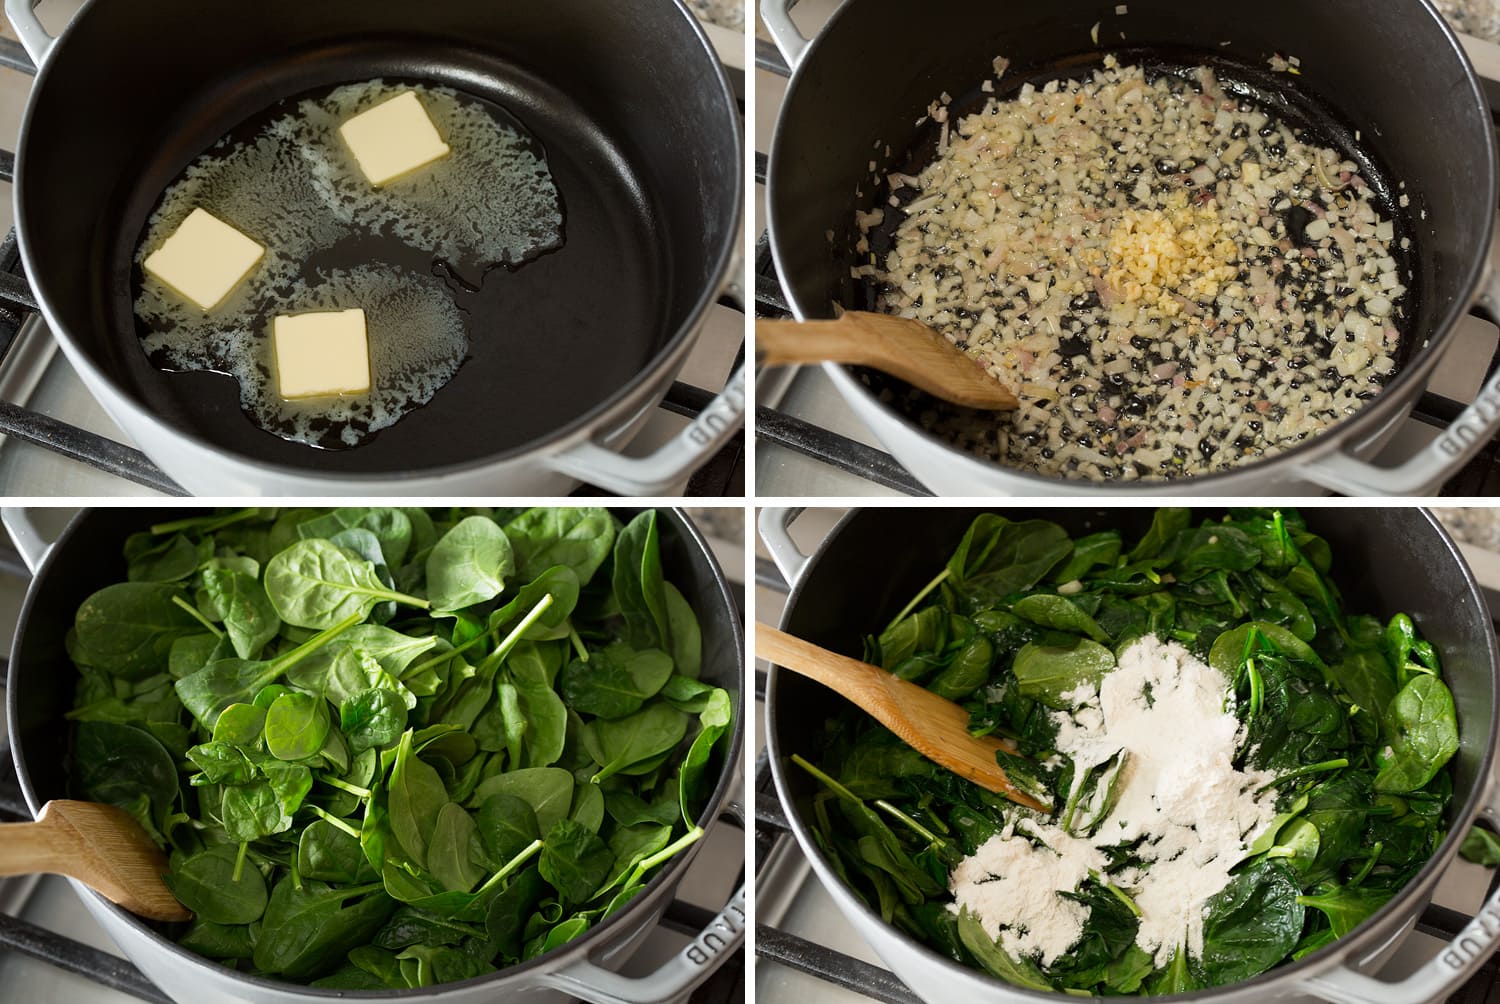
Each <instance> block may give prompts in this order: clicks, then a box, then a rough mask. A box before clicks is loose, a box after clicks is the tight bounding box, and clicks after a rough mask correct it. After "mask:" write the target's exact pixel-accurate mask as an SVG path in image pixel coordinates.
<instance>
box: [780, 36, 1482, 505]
mask: <svg viewBox="0 0 1500 1004" xmlns="http://www.w3.org/2000/svg"><path fill="white" fill-rule="evenodd" d="M755 65H756V67H757V68H758V69H761V70H765V71H767V72H769V73H774V74H776V75H778V76H782V77H787V76H790V75H791V73H790V71H789V70H788V69H787V65H786V61H785V60H783V59H782V58H781V53H779V52H778V51H777V50H776V47H775V46H774V45H773V44H771V43H770V42H768V41H766V40H765V39H761V38H757V39H756V40H755ZM1492 100H1494V99H1493V98H1492ZM1491 114H1492V117H1494V118H1495V119H1496V121H1497V125H1500V110H1496V109H1492V112H1491ZM767 159H768V158H767V155H766V154H764V153H762V152H760V151H759V150H757V151H756V153H755V183H756V184H757V185H761V186H764V185H765V183H766V164H767ZM763 194H764V193H762V195H763ZM762 201H764V199H762ZM755 316H756V317H771V318H781V317H790V316H791V307H790V306H789V305H788V303H787V299H786V293H785V291H784V290H783V289H782V286H781V279H780V277H779V276H777V274H776V265H775V263H774V262H773V261H772V258H771V245H770V242H769V240H768V239H767V235H766V234H765V233H764V232H762V233H761V235H760V238H759V240H758V241H757V242H756V246H755ZM1497 367H1500V345H1497V346H1496V350H1495V353H1494V355H1493V356H1492V357H1491V358H1490V361H1489V363H1488V365H1487V367H1486V370H1485V379H1486V380H1488V379H1489V377H1490V375H1491V374H1493V373H1494V372H1495V369H1496V368H1497ZM1465 407H1466V406H1465V404H1464V403H1463V402H1461V401H1455V400H1453V399H1452V398H1448V397H1444V396H1442V395H1439V394H1434V393H1431V392H1427V393H1424V394H1423V395H1422V397H1421V398H1420V399H1419V400H1418V402H1417V406H1416V408H1415V409H1414V410H1413V411H1412V415H1411V417H1412V418H1414V419H1416V420H1417V421H1419V422H1422V423H1423V424H1425V425H1430V426H1432V427H1434V428H1436V429H1439V430H1442V429H1446V428H1448V426H1450V425H1451V424H1453V421H1454V420H1455V419H1456V418H1457V417H1458V416H1459V414H1460V413H1461V412H1462V411H1463V410H1464V408H1465ZM755 437H756V439H757V440H759V441H762V442H766V443H770V444H772V445H775V446H780V447H783V448H785V449H788V450H791V451H792V452H794V453H799V454H802V455H803V456H806V457H810V458H811V459H813V460H816V461H818V462H819V463H822V464H825V465H827V466H829V467H832V468H834V469H836V470H839V471H843V472H845V473H847V474H853V475H856V476H858V477H862V478H864V479H865V480H867V481H870V482H873V483H874V484H877V485H880V486H882V487H884V488H890V489H893V490H895V491H899V492H903V493H905V494H907V495H912V496H920V495H931V492H929V491H928V490H927V489H926V488H925V487H923V486H922V485H921V484H920V483H919V482H918V481H917V480H916V479H915V478H913V477H912V476H911V474H910V473H908V472H907V470H906V469H905V468H904V467H902V466H901V464H900V463H899V462H897V460H896V459H895V458H894V457H892V456H891V455H890V454H889V453H886V452H884V451H882V450H878V449H875V448H873V447H870V446H866V445H865V444H864V443H860V442H857V441H855V440H852V439H849V438H848V437H847V436H842V435H840V434H838V433H836V432H833V431H832V430H829V429H825V428H822V427H820V426H818V425H815V424H812V423H810V422H806V421H804V420H802V419H800V418H798V417H796V416H795V415H791V414H788V413H786V412H784V411H780V410H777V409H775V408H767V407H763V406H760V405H757V406H756V408H755ZM1492 477H1500V436H1496V437H1495V438H1492V439H1491V440H1490V441H1489V442H1487V443H1486V444H1485V445H1484V447H1483V448H1482V449H1481V450H1480V451H1479V453H1478V454H1477V455H1476V456H1475V457H1474V459H1473V460H1471V461H1469V463H1468V464H1466V465H1465V466H1464V467H1463V468H1462V469H1461V470H1460V471H1459V472H1458V473H1457V474H1455V475H1453V477H1451V478H1449V479H1448V481H1447V482H1446V483H1445V484H1444V485H1443V487H1442V490H1441V492H1440V493H1439V494H1441V495H1444V496H1449V497H1471V496H1477V495H1492V494H1500V480H1495V481H1494V482H1493V483H1492Z"/></svg>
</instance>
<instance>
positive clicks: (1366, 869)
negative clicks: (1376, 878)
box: [1349, 840, 1385, 886]
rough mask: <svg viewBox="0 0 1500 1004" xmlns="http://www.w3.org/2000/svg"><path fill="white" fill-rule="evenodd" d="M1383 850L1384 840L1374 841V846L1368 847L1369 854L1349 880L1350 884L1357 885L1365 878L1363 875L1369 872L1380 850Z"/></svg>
mask: <svg viewBox="0 0 1500 1004" xmlns="http://www.w3.org/2000/svg"><path fill="white" fill-rule="evenodd" d="M1383 850H1385V841H1384V840H1377V841H1375V846H1374V847H1372V848H1370V856H1369V857H1368V858H1366V859H1365V863H1364V865H1363V866H1361V868H1360V869H1359V872H1358V873H1357V874H1355V876H1354V877H1353V878H1352V879H1350V880H1349V885H1350V886H1358V885H1359V884H1360V883H1361V882H1363V881H1364V880H1365V876H1367V875H1369V874H1370V872H1371V870H1373V869H1374V867H1375V864H1376V862H1378V861H1379V860H1380V852H1381V851H1383Z"/></svg>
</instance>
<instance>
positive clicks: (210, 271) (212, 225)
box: [141, 209, 266, 312]
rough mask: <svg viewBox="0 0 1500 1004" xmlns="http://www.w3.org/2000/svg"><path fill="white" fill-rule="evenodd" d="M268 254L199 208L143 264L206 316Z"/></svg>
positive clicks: (232, 228) (148, 270)
mask: <svg viewBox="0 0 1500 1004" xmlns="http://www.w3.org/2000/svg"><path fill="white" fill-rule="evenodd" d="M265 253H266V249H265V248H263V247H261V246H260V245H259V244H257V243H255V241H253V240H251V239H250V238H248V237H246V236H245V235H244V234H242V233H240V232H239V231H238V230H236V229H235V228H234V227H232V226H230V225H229V224H228V223H225V222H224V221H223V220H221V219H219V218H218V217H217V216H214V215H213V214H212V213H208V212H205V211H204V210H202V209H194V210H193V211H192V212H191V213H188V216H187V219H185V220H183V221H182V224H181V226H179V227H178V228H177V229H176V230H174V231H172V236H170V237H168V238H167V239H166V240H165V241H163V242H162V245H161V247H159V248H157V249H156V250H155V251H153V252H151V254H149V255H147V256H146V260H145V261H144V262H142V263H141V264H142V266H143V267H144V268H145V269H146V271H147V272H148V273H149V274H151V275H154V276H155V277H156V278H158V279H160V280H161V281H162V282H164V283H166V284H167V285H168V286H170V287H171V288H172V290H173V291H174V292H176V293H177V294H178V295H179V296H182V297H184V298H186V299H188V300H191V301H192V302H193V303H196V304H197V305H198V307H199V308H200V309H202V310H203V311H205V312H206V311H210V310H213V309H214V308H215V307H217V306H218V305H219V304H221V303H223V302H224V300H225V299H226V298H227V297H228V296H229V294H230V293H231V292H233V290H234V287H236V286H238V285H239V284H240V283H241V282H243V281H244V279H245V276H247V275H249V274H250V271H251V269H253V268H255V266H256V263H258V262H259V261H260V260H261V258H262V257H264V256H265Z"/></svg>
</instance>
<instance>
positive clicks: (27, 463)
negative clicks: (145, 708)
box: [0, 0, 745, 498]
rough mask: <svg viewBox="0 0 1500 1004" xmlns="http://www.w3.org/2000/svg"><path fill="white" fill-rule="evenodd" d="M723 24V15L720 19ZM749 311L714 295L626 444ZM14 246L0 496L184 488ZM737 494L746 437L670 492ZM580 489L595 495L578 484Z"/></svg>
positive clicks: (9, 165) (699, 398) (1, 329)
mask: <svg viewBox="0 0 1500 1004" xmlns="http://www.w3.org/2000/svg"><path fill="white" fill-rule="evenodd" d="M79 6H81V0H44V2H43V3H41V4H40V5H39V7H38V13H39V14H40V15H41V16H42V19H43V22H44V23H45V24H46V25H47V27H48V28H49V30H52V31H54V32H57V31H61V30H62V28H63V27H64V25H66V23H67V21H68V19H69V18H70V17H71V16H72V14H73V13H74V12H75V11H76V10H77V8H78V7H79ZM720 20H725V18H724V17H723V16H722V14H721V15H720ZM704 28H705V30H706V31H707V32H708V35H709V38H710V40H711V41H712V42H713V44H714V48H715V50H716V51H717V52H718V54H719V57H720V59H721V60H722V61H723V63H724V65H725V69H726V71H727V72H728V74H729V78H730V82H731V84H732V85H733V87H734V90H735V93H736V94H737V95H738V97H739V99H740V104H741V108H742V109H743V107H744V101H745V51H744V49H745V46H744V41H745V40H744V35H743V33H742V32H739V31H735V30H732V29H730V28H726V27H724V26H723V25H722V24H716V23H713V22H710V21H705V22H704ZM35 72H36V71H35V67H33V66H32V64H31V60H30V58H29V57H28V56H27V55H26V52H25V50H23V49H22V48H21V46H20V43H19V42H17V41H16V40H15V35H14V32H12V31H11V29H10V28H9V26H8V25H4V26H3V27H0V189H3V191H4V193H5V194H4V197H3V198H0V234H5V233H6V232H7V231H10V228H11V220H12V203H11V199H10V197H9V194H8V193H9V189H10V185H11V180H12V169H13V165H14V156H13V154H12V153H10V152H9V151H12V150H14V149H15V147H16V138H17V134H18V132H19V129H20V123H21V116H22V112H23V110H24V108H25V102H26V95H27V93H28V91H29V89H30V86H31V77H32V75H33V74H34V73H35ZM744 346H745V313H744V309H743V305H742V304H740V303H739V302H738V301H737V299H732V298H728V297H726V298H724V299H722V300H721V301H720V302H719V303H718V304H717V305H716V306H715V307H714V308H712V311H711V313H710V316H709V318H708V321H707V324H706V325H705V327H704V330H703V332H702V333H701V335H700V336H699V339H698V342H697V344H696V346H695V347H694V349H693V351H692V353H691V354H690V355H689V356H688V359H687V362H686V364H685V366H684V368H683V370H682V372H681V373H680V374H679V375H678V379H677V382H676V383H675V384H674V385H673V386H672V388H671V390H670V392H669V393H668V394H667V397H666V400H665V401H663V403H662V405H661V407H660V408H658V409H657V410H656V413H655V414H654V415H652V417H651V419H650V421H649V422H648V424H647V425H646V427H645V428H644V429H643V430H642V432H641V434H640V435H639V436H638V437H637V438H636V439H635V440H634V442H632V443H631V445H630V447H629V450H628V452H629V453H630V454H631V455H633V456H639V455H642V454H644V453H647V452H649V451H650V450H652V449H654V448H655V447H657V446H660V445H662V444H663V443H665V442H666V441H668V440H669V439H671V438H672V437H673V436H675V435H677V434H678V433H679V432H681V431H682V429H683V428H684V427H685V426H686V425H687V424H688V423H689V422H691V421H692V420H693V419H694V418H696V417H697V416H698V415H699V414H700V413H701V412H702V411H703V408H704V407H705V406H706V405H707V404H708V402H709V401H710V400H712V399H713V397H714V395H715V394H717V393H718V392H719V390H720V389H721V388H722V387H723V386H724V385H725V383H726V381H727V380H728V379H729V377H730V376H731V374H732V373H733V372H734V371H735V369H737V368H738V365H739V360H740V359H741V358H742V357H743V355H744ZM56 349H57V346H56V343H55V342H54V341H53V339H52V336H51V334H50V332H48V330H47V326H46V323H45V322H44V321H43V320H42V318H41V316H40V315H39V314H38V313H37V310H36V301H35V298H34V297H33V296H32V294H31V291H30V288H29V287H28V285H27V283H26V277H25V274H24V272H23V269H22V267H21V263H20V260H19V256H18V255H17V254H16V247H15V239H14V232H13V231H10V236H9V237H7V238H5V239H4V241H3V242H0V493H3V494H5V495H10V496H25V497H72V498H91V497H100V496H160V495H181V494H184V492H183V490H182V489H181V487H179V486H178V485H177V484H176V483H174V482H173V481H172V480H171V479H169V478H168V477H167V476H166V475H165V474H163V473H162V472H161V471H160V470H159V469H158V468H157V467H156V465H155V464H153V463H151V461H150V460H149V459H148V458H146V456H145V455H144V454H142V453H141V452H140V451H139V450H137V449H136V448H135V446H134V444H132V443H131V442H130V440H129V438H128V437H127V436H126V435H125V434H124V433H123V432H122V431H121V430H120V428H119V427H118V426H117V425H116V424H115V423H114V421H113V420H112V419H111V418H110V417H109V416H108V415H107V414H105V412H104V410H103V409H102V408H101V407H99V405H98V403H97V402H96V401H95V400H94V398H93V395H91V394H90V393H89V391H88V390H87V388H85V387H84V385H83V382H82V381H81V380H80V379H79V378H78V375H77V373H76V372H74V370H73V367H72V366H71V365H70V364H69V363H68V361H67V359H66V358H65V357H64V356H63V354H62V353H60V352H58V351H56ZM744 490H745V450H744V439H743V437H736V438H735V439H733V440H731V441H730V442H729V444H728V445H726V446H725V447H724V448H723V449H722V450H721V451H720V452H719V453H718V454H716V455H715V456H714V457H712V458H710V459H709V461H707V462H706V463H705V464H704V465H703V466H702V467H700V468H699V470H698V471H696V472H695V473H694V474H693V475H692V476H691V477H689V478H687V479H685V480H684V481H683V482H682V483H680V484H678V485H674V486H673V487H672V490H671V491H669V492H668V493H667V494H668V495H687V496H699V497H718V496H739V495H743V494H744ZM578 494H580V495H598V494H602V493H601V492H600V491H598V490H597V489H593V488H590V487H588V486H584V487H583V488H581V489H579V491H578Z"/></svg>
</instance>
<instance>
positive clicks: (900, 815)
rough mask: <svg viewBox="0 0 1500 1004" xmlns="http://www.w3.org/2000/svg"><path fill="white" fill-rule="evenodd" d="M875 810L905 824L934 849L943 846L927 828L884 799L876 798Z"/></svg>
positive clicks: (938, 838)
mask: <svg viewBox="0 0 1500 1004" xmlns="http://www.w3.org/2000/svg"><path fill="white" fill-rule="evenodd" d="M875 808H877V809H879V810H880V811H881V812H884V813H885V814H886V815H888V816H891V817H892V818H894V819H898V820H900V821H901V822H902V823H904V824H906V826H908V827H910V828H911V830H912V831H913V832H915V833H916V834H917V835H918V836H920V837H921V838H922V839H923V840H925V841H927V842H928V843H929V844H932V845H933V846H934V847H938V846H941V845H942V844H943V842H944V841H943V839H942V838H941V837H939V836H938V835H937V834H936V833H933V832H932V831H931V830H929V829H928V828H927V827H925V826H923V825H922V824H921V823H919V822H917V821H916V820H915V819H913V818H912V817H911V816H908V815H907V814H906V813H904V812H902V811H901V810H900V809H898V808H896V807H895V806H894V805H892V804H891V803H890V802H887V801H886V800H885V799H883V798H877V799H876V800H875Z"/></svg>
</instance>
